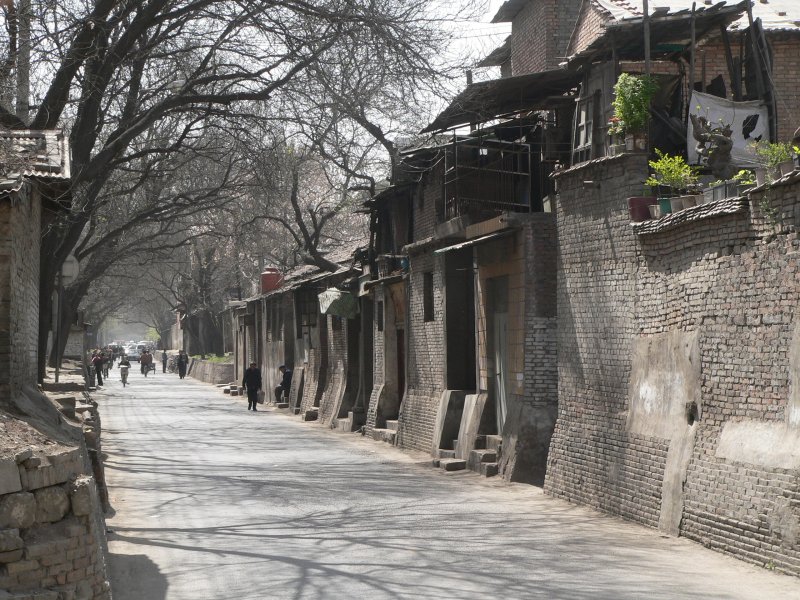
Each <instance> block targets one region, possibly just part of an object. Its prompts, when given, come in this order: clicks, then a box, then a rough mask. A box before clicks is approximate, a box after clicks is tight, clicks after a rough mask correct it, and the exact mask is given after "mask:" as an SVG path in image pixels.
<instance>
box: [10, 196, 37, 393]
mask: <svg viewBox="0 0 800 600" xmlns="http://www.w3.org/2000/svg"><path fill="white" fill-rule="evenodd" d="M40 223H41V200H40V197H39V193H38V191H36V190H35V188H33V187H32V186H30V185H26V186H24V187H23V188H22V189H21V190H20V191H19V192H18V193H17V192H15V193H12V194H11V196H10V197H9V196H5V197H3V198H0V403H2V402H6V401H7V400H8V399H9V398H10V397H13V396H15V395H17V394H19V393H20V392H21V390H22V386H23V385H31V386H35V384H36V365H37V356H38V352H37V336H38V331H39V240H40V229H41V225H40Z"/></svg>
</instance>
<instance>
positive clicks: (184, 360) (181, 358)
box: [176, 350, 189, 379]
mask: <svg viewBox="0 0 800 600" xmlns="http://www.w3.org/2000/svg"><path fill="white" fill-rule="evenodd" d="M176 362H177V364H178V376H179V377H180V378H181V379H183V378H184V377H186V368H187V367H188V366H189V357H188V356H187V355H186V352H184V351H183V350H179V351H178V360H177V361H176Z"/></svg>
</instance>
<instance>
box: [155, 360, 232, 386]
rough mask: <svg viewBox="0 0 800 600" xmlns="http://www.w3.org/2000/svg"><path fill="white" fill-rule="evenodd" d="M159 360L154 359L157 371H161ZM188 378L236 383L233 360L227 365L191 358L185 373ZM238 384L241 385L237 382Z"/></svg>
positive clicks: (215, 382)
mask: <svg viewBox="0 0 800 600" xmlns="http://www.w3.org/2000/svg"><path fill="white" fill-rule="evenodd" d="M160 362H161V360H160V359H159V358H158V357H157V358H156V367H157V370H161V366H160V365H159V363H160ZM187 374H188V375H189V376H190V377H194V378H195V379H197V380H198V381H204V382H205V383H213V384H221V383H231V382H236V379H235V377H234V365H233V359H231V362H229V363H220V362H213V361H208V360H200V359H199V358H193V359H191V361H190V362H189V371H188V373H187ZM238 383H241V380H239V382H238Z"/></svg>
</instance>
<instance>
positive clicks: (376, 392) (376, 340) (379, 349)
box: [365, 286, 386, 433]
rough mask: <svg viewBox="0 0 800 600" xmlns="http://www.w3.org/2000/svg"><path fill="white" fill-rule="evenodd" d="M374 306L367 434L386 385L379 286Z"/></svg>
mask: <svg viewBox="0 0 800 600" xmlns="http://www.w3.org/2000/svg"><path fill="white" fill-rule="evenodd" d="M373 300H374V301H375V304H374V307H375V309H374V313H373V314H374V317H373V319H372V336H373V347H372V348H373V357H372V360H373V366H372V369H373V370H372V392H371V393H370V396H369V405H368V406H367V422H366V424H365V427H366V431H367V432H368V433H369V432H371V431H372V430H373V429H374V428H375V420H376V418H377V413H378V402H379V400H380V395H381V393H382V392H383V386H384V384H385V383H386V366H385V361H384V357H385V346H386V345H385V338H384V332H383V331H381V330H380V328H379V323H378V317H379V311H378V304H379V303H384V302H385V301H386V295H385V293H384V290H383V286H379V287H378V288H376V289H375V291H374V292H373Z"/></svg>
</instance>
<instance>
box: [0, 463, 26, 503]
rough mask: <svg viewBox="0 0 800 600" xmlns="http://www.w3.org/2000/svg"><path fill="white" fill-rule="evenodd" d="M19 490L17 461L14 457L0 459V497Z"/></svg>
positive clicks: (20, 487) (20, 485) (20, 486)
mask: <svg viewBox="0 0 800 600" xmlns="http://www.w3.org/2000/svg"><path fill="white" fill-rule="evenodd" d="M21 489H22V483H21V482H20V480H19V467H18V466H17V461H16V460H15V459H14V457H8V458H0V495H2V494H11V493H13V492H18V491H20V490H21Z"/></svg>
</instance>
